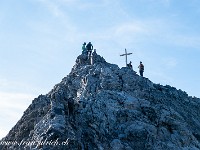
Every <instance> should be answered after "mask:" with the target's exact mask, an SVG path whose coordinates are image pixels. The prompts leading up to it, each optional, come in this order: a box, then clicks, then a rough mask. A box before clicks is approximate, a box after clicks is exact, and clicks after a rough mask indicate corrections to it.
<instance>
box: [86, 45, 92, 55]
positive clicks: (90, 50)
mask: <svg viewBox="0 0 200 150" xmlns="http://www.w3.org/2000/svg"><path fill="white" fill-rule="evenodd" d="M86 49H87V53H88V54H89V56H91V54H92V50H93V45H92V44H91V42H89V43H88V44H87V45H86Z"/></svg>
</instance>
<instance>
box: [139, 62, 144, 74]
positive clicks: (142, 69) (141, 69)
mask: <svg viewBox="0 0 200 150" xmlns="http://www.w3.org/2000/svg"><path fill="white" fill-rule="evenodd" d="M138 68H139V72H140V76H142V77H143V72H144V65H143V64H142V62H140V65H139V66H138Z"/></svg>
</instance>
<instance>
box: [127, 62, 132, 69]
mask: <svg viewBox="0 0 200 150" xmlns="http://www.w3.org/2000/svg"><path fill="white" fill-rule="evenodd" d="M131 63H132V62H131V61H130V63H129V64H127V67H129V68H130V69H133V66H132V64H131Z"/></svg>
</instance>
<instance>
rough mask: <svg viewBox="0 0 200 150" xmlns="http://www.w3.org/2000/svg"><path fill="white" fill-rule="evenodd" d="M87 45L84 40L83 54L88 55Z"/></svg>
mask: <svg viewBox="0 0 200 150" xmlns="http://www.w3.org/2000/svg"><path fill="white" fill-rule="evenodd" d="M85 45H86V43H85V42H84V43H83V46H82V54H86V55H87V49H86V47H85Z"/></svg>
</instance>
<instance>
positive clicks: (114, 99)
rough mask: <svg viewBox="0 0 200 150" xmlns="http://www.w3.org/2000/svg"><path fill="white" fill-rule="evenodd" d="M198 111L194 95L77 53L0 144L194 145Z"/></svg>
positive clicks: (162, 148) (194, 149)
mask: <svg viewBox="0 0 200 150" xmlns="http://www.w3.org/2000/svg"><path fill="white" fill-rule="evenodd" d="M11 105H12V104H11ZM199 114H200V99H198V98H194V97H189V96H188V95H187V93H186V92H183V91H182V90H177V89H176V88H174V87H171V86H169V85H166V86H162V85H159V84H154V83H152V82H151V81H150V80H149V79H147V78H144V77H140V76H138V75H137V74H136V72H135V71H133V70H132V69H129V68H127V67H123V68H119V67H118V66H117V65H115V64H110V63H107V62H106V61H105V59H104V58H102V57H101V56H99V55H98V54H96V53H93V55H92V56H91V57H89V58H88V56H87V55H83V54H82V55H80V56H78V57H77V60H76V63H75V65H74V67H73V68H72V70H71V72H70V73H69V75H67V76H66V77H64V78H63V79H62V81H61V82H60V83H59V84H56V85H55V86H54V88H53V89H52V90H51V91H50V92H49V93H48V94H46V95H40V96H39V97H38V98H35V99H34V100H33V101H32V104H31V105H30V106H29V107H28V108H27V110H26V111H25V112H24V114H23V116H22V118H21V119H20V120H19V121H18V122H17V124H16V125H15V126H14V127H13V128H12V129H11V130H10V132H9V133H8V135H7V136H6V137H5V138H3V139H2V140H1V143H0V144H1V145H0V149H1V150H12V149H13V150H198V149H200V144H199V141H200V115H199ZM8 141H10V142H13V143H7V144H6V142H8Z"/></svg>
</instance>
